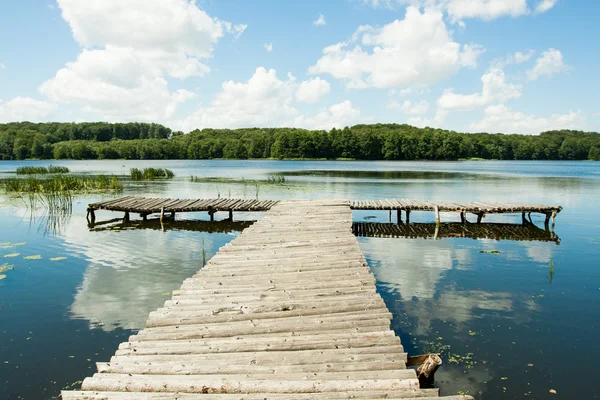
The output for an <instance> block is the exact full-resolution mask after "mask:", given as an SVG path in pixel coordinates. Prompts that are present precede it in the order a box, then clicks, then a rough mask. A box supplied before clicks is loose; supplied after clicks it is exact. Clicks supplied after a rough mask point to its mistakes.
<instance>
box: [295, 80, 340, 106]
mask: <svg viewBox="0 0 600 400" xmlns="http://www.w3.org/2000/svg"><path fill="white" fill-rule="evenodd" d="M330 91H331V85H329V82H327V81H326V80H324V79H321V78H315V79H310V80H307V81H304V82H302V83H300V85H298V88H297V89H296V100H298V101H300V102H302V103H316V102H317V101H319V100H320V99H321V98H322V97H324V96H327V95H328V94H329V92H330Z"/></svg>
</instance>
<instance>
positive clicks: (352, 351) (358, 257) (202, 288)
mask: <svg viewBox="0 0 600 400" xmlns="http://www.w3.org/2000/svg"><path fill="white" fill-rule="evenodd" d="M391 318H392V315H391V313H390V312H389V311H388V309H387V308H386V306H385V304H384V302H383V300H382V298H381V297H380V295H379V294H378V293H377V292H376V289H375V278H374V276H373V274H372V273H371V272H370V270H369V267H368V265H367V262H366V260H365V258H364V256H363V254H362V253H361V251H360V249H359V246H358V242H357V240H356V238H355V236H354V235H353V233H352V212H351V209H350V203H349V202H348V201H282V202H278V204H276V205H274V206H273V207H272V208H271V210H270V211H269V212H268V213H267V215H266V216H265V217H264V218H263V219H262V220H260V221H258V222H256V223H254V224H253V225H252V226H250V227H248V228H247V229H246V230H244V232H243V233H242V234H241V235H240V236H238V237H237V238H236V239H234V240H233V241H232V242H230V243H229V244H228V245H226V246H224V247H223V248H222V249H221V250H220V251H219V252H218V253H217V255H216V256H215V257H213V258H212V259H211V260H210V261H209V262H208V264H207V265H206V266H205V267H204V268H202V269H201V270H200V271H199V272H198V273H197V274H196V275H195V276H193V277H192V278H189V279H187V280H186V281H185V282H184V283H183V285H182V286H181V289H180V290H178V291H175V292H173V298H172V299H171V300H169V301H167V302H166V303H165V305H164V307H163V308H161V309H159V310H157V311H155V312H153V313H151V314H150V316H149V318H148V322H147V327H146V328H145V329H143V330H141V331H140V332H138V333H137V334H136V335H133V336H131V337H130V338H129V341H128V342H125V343H122V344H121V345H120V346H119V349H118V350H117V352H116V354H115V356H114V357H112V359H111V360H110V362H108V363H98V365H97V366H98V373H96V374H95V375H94V376H92V377H90V378H86V379H85V380H84V382H83V385H82V391H64V392H63V393H62V396H63V399H66V400H72V399H89V400H100V399H103V400H112V399H134V400H135V399H144V400H149V399H153V400H158V399H160V400H167V399H169V400H174V399H187V400H191V399H204V400H216V399H220V400H233V399H237V400H242V399H252V400H258V399H288V400H291V399H296V400H300V399H384V398H386V399H409V398H423V399H425V398H428V399H432V398H438V395H439V393H438V390H437V389H420V386H419V380H418V379H417V375H416V372H415V370H413V369H407V367H406V362H407V355H406V353H405V351H404V348H403V347H402V344H401V343H400V339H399V338H398V337H397V336H396V335H395V334H394V332H393V331H392V330H391V329H390V320H391ZM446 399H453V400H454V399H471V397H469V396H450V397H446Z"/></svg>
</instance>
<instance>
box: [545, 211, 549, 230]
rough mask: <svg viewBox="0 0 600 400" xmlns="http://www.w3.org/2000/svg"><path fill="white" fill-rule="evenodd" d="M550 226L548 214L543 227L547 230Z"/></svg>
mask: <svg viewBox="0 0 600 400" xmlns="http://www.w3.org/2000/svg"><path fill="white" fill-rule="evenodd" d="M549 225H550V213H546V219H545V220H544V227H545V228H546V230H548V228H549Z"/></svg>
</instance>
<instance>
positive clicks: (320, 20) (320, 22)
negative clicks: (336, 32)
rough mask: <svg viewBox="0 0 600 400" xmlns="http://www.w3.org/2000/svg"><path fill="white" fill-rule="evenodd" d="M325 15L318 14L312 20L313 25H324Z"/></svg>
mask: <svg viewBox="0 0 600 400" xmlns="http://www.w3.org/2000/svg"><path fill="white" fill-rule="evenodd" d="M326 24H327V22H326V21H325V16H324V15H323V14H319V18H317V19H316V20H314V21H313V25H317V26H321V25H326Z"/></svg>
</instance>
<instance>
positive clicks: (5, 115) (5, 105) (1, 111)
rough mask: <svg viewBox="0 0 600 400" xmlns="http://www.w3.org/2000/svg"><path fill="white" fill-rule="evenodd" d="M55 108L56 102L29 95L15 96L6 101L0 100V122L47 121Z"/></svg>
mask: <svg viewBox="0 0 600 400" xmlns="http://www.w3.org/2000/svg"><path fill="white" fill-rule="evenodd" d="M56 108H57V107H56V104H52V103H48V102H45V101H40V100H35V99H32V98H29V97H15V98H14V99H12V100H10V101H7V102H3V101H1V100H0V122H2V123H5V122H18V121H30V122H41V121H47V120H48V118H49V117H50V116H51V115H52V113H53V112H54V111H56Z"/></svg>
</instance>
